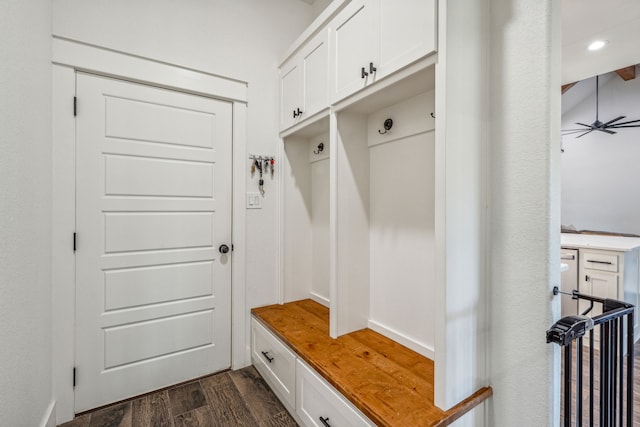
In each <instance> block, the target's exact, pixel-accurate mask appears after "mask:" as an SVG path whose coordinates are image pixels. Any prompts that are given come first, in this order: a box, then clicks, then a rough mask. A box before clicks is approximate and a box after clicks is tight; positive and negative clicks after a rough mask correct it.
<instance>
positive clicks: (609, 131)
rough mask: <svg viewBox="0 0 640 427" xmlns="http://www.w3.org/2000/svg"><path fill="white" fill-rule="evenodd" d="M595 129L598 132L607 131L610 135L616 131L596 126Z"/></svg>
mask: <svg viewBox="0 0 640 427" xmlns="http://www.w3.org/2000/svg"><path fill="white" fill-rule="evenodd" d="M596 130H599V131H600V132H606V133H608V134H610V135H613V134H615V133H617V132H614V131H612V130H609V129H604V128H598V129H596Z"/></svg>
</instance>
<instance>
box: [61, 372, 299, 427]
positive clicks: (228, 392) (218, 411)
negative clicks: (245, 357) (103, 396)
mask: <svg viewBox="0 0 640 427" xmlns="http://www.w3.org/2000/svg"><path fill="white" fill-rule="evenodd" d="M210 426H229V427H231V426H234V427H235V426H260V427H294V426H297V424H296V422H295V421H294V420H293V418H291V415H289V413H288V412H287V411H286V410H285V409H284V406H282V404H281V403H280V401H279V400H278V399H277V398H276V396H275V395H274V394H273V392H272V391H271V390H270V389H269V387H268V386H267V384H266V383H265V382H264V380H263V379H262V377H261V376H260V374H258V372H257V371H256V370H255V369H254V368H253V367H251V366H250V367H248V368H244V369H241V370H238V371H229V372H224V373H221V374H217V375H212V376H209V377H206V378H201V379H199V380H197V381H193V382H190V383H186V384H182V385H180V386H177V387H174V388H170V389H167V390H162V391H158V392H156V393H153V394H149V395H146V396H143V397H140V398H137V399H133V400H129V401H126V402H123V403H119V404H115V405H112V406H109V407H106V408H102V409H99V410H96V411H95V412H91V413H87V414H83V415H81V416H79V417H76V418H75V419H74V420H73V421H70V422H68V423H64V424H62V425H61V426H60V427H210Z"/></svg>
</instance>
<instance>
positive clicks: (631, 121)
mask: <svg viewBox="0 0 640 427" xmlns="http://www.w3.org/2000/svg"><path fill="white" fill-rule="evenodd" d="M638 122H640V120H629V121H628V122H620V123H616V124H615V125H612V126H610V127H617V126H620V125H628V124H629V123H638Z"/></svg>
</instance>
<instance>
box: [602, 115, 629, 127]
mask: <svg viewBox="0 0 640 427" xmlns="http://www.w3.org/2000/svg"><path fill="white" fill-rule="evenodd" d="M625 117H627V116H620V117H616V118H615V119H613V120H609V121H608V122H607V123H605V124H604V127H607V126H609V125H610V124H611V123H613V122H617V121H618V120H622V119H624V118H625Z"/></svg>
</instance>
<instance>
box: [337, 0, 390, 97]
mask: <svg viewBox="0 0 640 427" xmlns="http://www.w3.org/2000/svg"><path fill="white" fill-rule="evenodd" d="M378 1H379V0H354V1H352V2H351V3H350V4H349V6H347V7H346V8H345V9H344V10H343V11H342V12H340V14H339V15H338V16H337V17H336V19H335V20H334V21H333V24H332V25H331V31H332V35H333V55H332V60H333V61H332V65H331V68H332V71H333V76H332V77H333V82H332V87H333V89H332V96H331V99H332V101H333V102H336V101H339V100H341V99H342V98H345V97H346V96H348V95H350V94H352V93H354V92H356V91H357V90H359V89H362V88H363V87H365V86H366V85H367V84H369V83H372V82H373V81H375V78H376V73H375V72H374V73H372V72H370V71H371V70H370V68H369V64H370V63H373V65H374V67H377V64H378V57H379V51H380V23H379V19H378V18H379V10H380V9H379V7H378V6H379V5H378ZM363 73H368V74H367V75H365V74H363Z"/></svg>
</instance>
